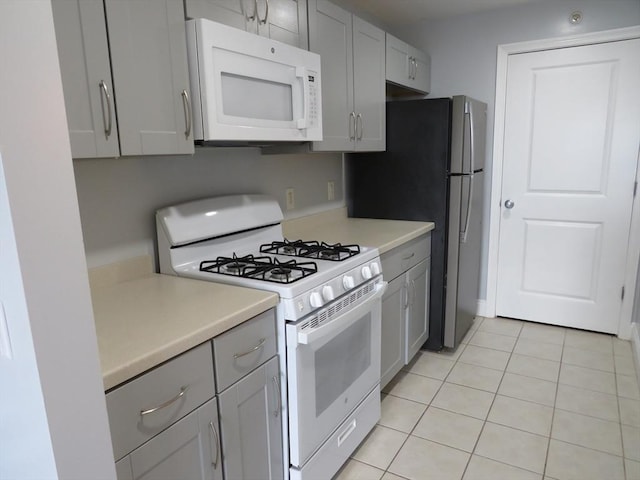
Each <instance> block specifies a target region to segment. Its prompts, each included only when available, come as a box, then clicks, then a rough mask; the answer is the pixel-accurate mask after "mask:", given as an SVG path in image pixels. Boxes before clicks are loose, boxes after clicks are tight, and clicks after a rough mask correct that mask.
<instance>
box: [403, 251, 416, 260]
mask: <svg viewBox="0 0 640 480" xmlns="http://www.w3.org/2000/svg"><path fill="white" fill-rule="evenodd" d="M415 256H416V252H413V253H412V254H411V255H407V256H406V257H402V260H411V259H412V258H413V257H415Z"/></svg>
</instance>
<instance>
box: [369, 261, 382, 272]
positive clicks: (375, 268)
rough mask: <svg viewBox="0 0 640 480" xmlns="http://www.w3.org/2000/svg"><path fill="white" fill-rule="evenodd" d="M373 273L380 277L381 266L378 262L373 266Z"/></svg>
mask: <svg viewBox="0 0 640 480" xmlns="http://www.w3.org/2000/svg"><path fill="white" fill-rule="evenodd" d="M371 273H373V274H374V275H380V265H379V264H378V262H373V263H372V264H371Z"/></svg>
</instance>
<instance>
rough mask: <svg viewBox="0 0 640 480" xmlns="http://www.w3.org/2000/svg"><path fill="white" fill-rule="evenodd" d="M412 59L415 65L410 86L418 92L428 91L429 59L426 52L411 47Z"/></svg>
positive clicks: (429, 76) (429, 84) (429, 86)
mask: <svg viewBox="0 0 640 480" xmlns="http://www.w3.org/2000/svg"><path fill="white" fill-rule="evenodd" d="M413 59H414V61H415V62H416V65H415V67H414V73H413V75H414V78H413V83H412V84H411V87H412V88H413V89H414V90H417V91H419V92H422V93H429V90H431V59H430V58H429V56H428V55H427V54H426V53H423V52H421V51H420V50H416V49H413Z"/></svg>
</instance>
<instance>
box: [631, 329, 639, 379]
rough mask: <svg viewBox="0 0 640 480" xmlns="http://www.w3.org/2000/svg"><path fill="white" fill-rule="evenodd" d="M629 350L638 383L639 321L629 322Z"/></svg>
mask: <svg viewBox="0 0 640 480" xmlns="http://www.w3.org/2000/svg"><path fill="white" fill-rule="evenodd" d="M631 350H633V360H634V362H635V364H636V376H637V377H638V383H640V323H638V322H634V323H632V324H631Z"/></svg>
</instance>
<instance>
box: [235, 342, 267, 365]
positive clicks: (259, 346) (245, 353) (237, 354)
mask: <svg viewBox="0 0 640 480" xmlns="http://www.w3.org/2000/svg"><path fill="white" fill-rule="evenodd" d="M266 341H267V339H266V338H261V339H260V341H259V342H258V344H257V345H256V346H255V347H253V348H252V349H251V350H247V351H246V352H244V353H234V354H233V358H234V359H236V360H237V359H238V358H240V357H244V356H245V355H249V354H250V353H253V352H255V351H256V350H260V349H261V348H262V347H264V342H266Z"/></svg>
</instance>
